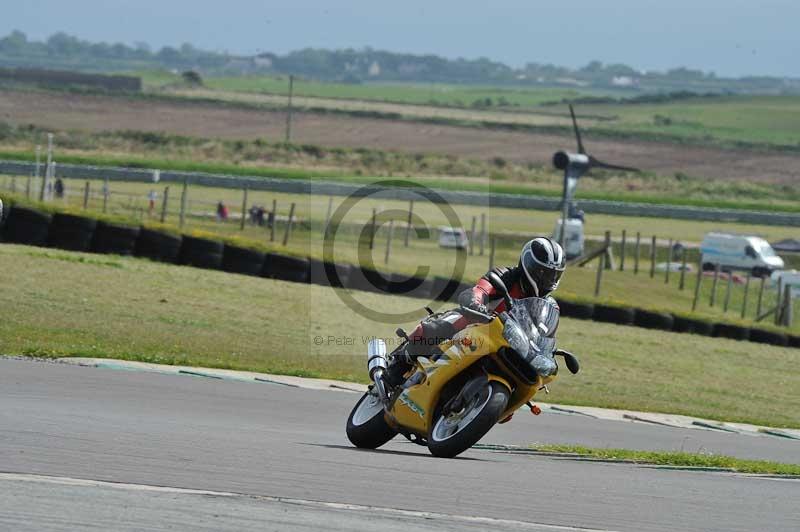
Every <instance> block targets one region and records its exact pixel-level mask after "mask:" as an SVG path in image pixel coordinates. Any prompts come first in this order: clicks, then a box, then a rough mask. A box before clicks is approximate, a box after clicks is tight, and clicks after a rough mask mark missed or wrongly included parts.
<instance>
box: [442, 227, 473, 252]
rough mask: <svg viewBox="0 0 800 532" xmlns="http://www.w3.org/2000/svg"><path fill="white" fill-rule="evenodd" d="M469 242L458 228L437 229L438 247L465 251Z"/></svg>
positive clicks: (465, 233)
mask: <svg viewBox="0 0 800 532" xmlns="http://www.w3.org/2000/svg"><path fill="white" fill-rule="evenodd" d="M468 245H469V240H467V232H466V231H465V230H464V229H462V228H460V227H440V228H439V247H442V248H456V249H467V246H468Z"/></svg>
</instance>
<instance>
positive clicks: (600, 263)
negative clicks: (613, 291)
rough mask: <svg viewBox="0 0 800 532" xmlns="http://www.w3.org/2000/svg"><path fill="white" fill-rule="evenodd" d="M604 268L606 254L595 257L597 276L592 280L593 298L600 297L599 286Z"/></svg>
mask: <svg viewBox="0 0 800 532" xmlns="http://www.w3.org/2000/svg"><path fill="white" fill-rule="evenodd" d="M605 267H606V254H605V253H601V254H600V255H598V257H597V276H596V277H595V280H594V297H597V296H599V295H600V284H601V283H602V282H603V270H604V269H605Z"/></svg>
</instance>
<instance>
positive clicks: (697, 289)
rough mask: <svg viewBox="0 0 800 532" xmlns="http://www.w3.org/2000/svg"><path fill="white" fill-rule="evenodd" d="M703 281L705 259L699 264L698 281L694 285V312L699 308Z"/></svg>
mask: <svg viewBox="0 0 800 532" xmlns="http://www.w3.org/2000/svg"><path fill="white" fill-rule="evenodd" d="M702 282H703V259H702V258H701V259H700V260H699V261H698V264H697V283H696V284H695V285H694V300H692V312H694V311H695V310H697V300H698V299H699V298H700V285H701V284H702Z"/></svg>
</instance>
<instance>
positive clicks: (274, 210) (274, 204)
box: [269, 199, 278, 242]
mask: <svg viewBox="0 0 800 532" xmlns="http://www.w3.org/2000/svg"><path fill="white" fill-rule="evenodd" d="M276 225H278V200H276V199H274V200H272V223H271V224H270V226H269V241H270V242H275V226H276Z"/></svg>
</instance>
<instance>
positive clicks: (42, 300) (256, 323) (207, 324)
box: [0, 244, 800, 428]
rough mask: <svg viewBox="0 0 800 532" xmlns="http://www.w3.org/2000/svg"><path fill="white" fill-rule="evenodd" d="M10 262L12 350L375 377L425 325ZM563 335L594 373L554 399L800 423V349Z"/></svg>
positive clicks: (293, 288) (199, 280)
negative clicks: (370, 363)
mask: <svg viewBox="0 0 800 532" xmlns="http://www.w3.org/2000/svg"><path fill="white" fill-rule="evenodd" d="M0 263H1V264H3V275H2V276H0V308H2V309H3V320H0V353H2V354H8V355H33V356H45V357H61V356H88V357H105V358H119V359H127V360H140V361H147V362H157V363H166V364H186V365H195V366H207V367H218V368H230V369H240V370H253V371H262V372H269V373H280V374H290V375H303V376H311V377H329V378H337V379H343V380H350V381H358V382H365V381H366V371H365V358H364V353H365V352H366V342H367V341H368V338H369V337H371V336H373V335H377V336H380V337H385V338H392V339H393V338H395V336H394V333H393V331H394V330H395V328H397V327H398V326H400V327H404V328H406V330H408V328H409V327H411V326H412V325H413V324H414V323H415V321H414V320H412V321H410V322H408V323H382V322H379V321H375V320H374V319H371V318H370V317H369V316H368V315H362V314H359V313H356V312H354V311H353V310H351V309H350V308H349V307H348V306H346V305H345V304H344V303H342V301H341V300H340V299H339V297H338V295H337V290H334V289H330V288H324V287H320V286H315V285H300V284H296V283H286V282H282V281H274V280H267V279H260V278H254V277H245V276H240V275H232V274H226V273H223V272H218V271H209V270H200V269H195V268H187V267H179V266H171V265H165V264H158V263H153V262H149V261H146V260H140V259H134V258H120V257H111V256H98V255H92V254H81V253H71V252H66V251H60V250H53V249H40V248H31V247H26V246H16V245H10V244H4V245H0ZM351 293H352V294H353V296H354V297H356V298H357V299H358V301H360V302H362V303H363V304H364V305H367V306H368V307H369V308H374V309H381V310H385V309H392V310H393V311H395V312H410V311H418V312H419V318H422V317H423V315H424V314H425V312H424V310H422V305H423V304H425V303H427V301H421V300H416V299H412V298H406V297H399V296H387V295H379V294H371V293H363V292H351ZM434 306H435V308H448V307H449V305H448V304H438V305H434ZM318 338H321V339H322V340H318ZM559 340H560V345H562V346H563V347H564V348H566V349H570V350H572V351H574V352H575V353H577V354H578V355H579V356H580V357H581V366H582V367H581V372H580V373H579V374H578V375H575V376H571V375H566V374H565V375H563V376H561V377H560V379H559V381H557V382H556V383H554V384H553V386H551V392H552V393H551V394H550V395H549V396H548V401H553V402H556V403H560V404H573V405H586V406H598V407H605V408H622V409H629V410H639V411H650V412H668V413H676V414H685V415H693V416H698V417H702V418H706V419H716V420H727V421H740V422H746V423H753V424H758V425H767V426H783V427H795V428H800V416H799V415H798V412H800V396H798V395H797V393H796V391H797V390H798V389H800V373H798V372H797V371H796V368H797V366H798V364H800V350H796V349H787V348H778V347H772V346H767V345H761V344H753V343H748V342H736V341H732V340H726V339H719V338H705V337H698V336H693V335H683V334H674V333H666V332H657V331H651V330H645V329H639V328H635V327H621V326H615V325H609V324H603V323H595V322H585V321H577V320H571V319H567V318H565V319H563V320H562V323H561V326H560V328H559ZM754 360H756V361H757V363H755V364H754V362H753V361H754ZM765 383H766V384H768V385H765Z"/></svg>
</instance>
